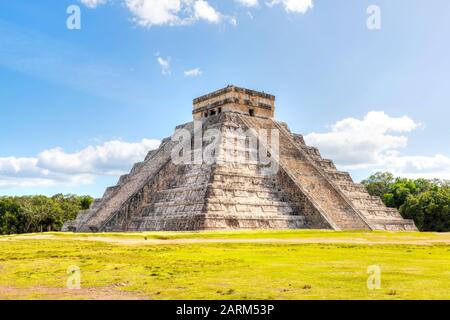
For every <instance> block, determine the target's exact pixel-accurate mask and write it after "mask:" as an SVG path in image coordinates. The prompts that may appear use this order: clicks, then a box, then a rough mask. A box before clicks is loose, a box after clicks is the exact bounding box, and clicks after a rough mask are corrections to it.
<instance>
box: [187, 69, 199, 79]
mask: <svg viewBox="0 0 450 320" xmlns="http://www.w3.org/2000/svg"><path fill="white" fill-rule="evenodd" d="M184 75H185V76H186V77H198V76H201V75H202V71H201V70H200V68H195V69H190V70H186V71H184Z"/></svg>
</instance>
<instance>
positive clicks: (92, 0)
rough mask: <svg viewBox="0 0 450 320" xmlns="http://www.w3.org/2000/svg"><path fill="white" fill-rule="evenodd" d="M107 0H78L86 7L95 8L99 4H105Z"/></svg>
mask: <svg viewBox="0 0 450 320" xmlns="http://www.w3.org/2000/svg"><path fill="white" fill-rule="evenodd" d="M107 1H108V0H80V2H81V3H82V4H84V5H85V6H86V7H88V8H92V9H94V8H97V7H98V6H99V5H102V4H105V3H106V2H107Z"/></svg>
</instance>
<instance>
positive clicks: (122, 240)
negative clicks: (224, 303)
mask: <svg viewBox="0 0 450 320" xmlns="http://www.w3.org/2000/svg"><path fill="white" fill-rule="evenodd" d="M14 239H37V240H56V241H67V240H69V241H100V242H107V243H114V244H123V245H143V244H147V245H163V244H165V245H173V244H196V243H286V244H302V243H331V244H338V243H342V244H371V245H374V244H408V245H433V244H438V243H440V244H450V239H449V238H448V237H445V238H444V237H443V238H442V239H424V240H417V239H411V238H409V239H408V238H405V239H393V240H386V239H380V240H368V239H364V238H336V239H330V238H320V237H317V238H293V239H278V238H251V239H230V238H211V239H208V238H203V239H202V238H195V239H167V240H161V239H147V240H146V239H144V238H142V239H131V238H128V239H127V238H119V237H116V238H115V237H102V236H92V237H91V236H87V237H66V236H64V237H58V236H54V235H45V234H44V235H33V236H15V237H10V238H2V239H0V241H13V240H14Z"/></svg>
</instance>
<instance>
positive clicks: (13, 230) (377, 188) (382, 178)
mask: <svg viewBox="0 0 450 320" xmlns="http://www.w3.org/2000/svg"><path fill="white" fill-rule="evenodd" d="M362 183H363V184H364V185H365V186H366V188H367V190H368V191H369V193H370V194H371V195H374V196H379V197H380V198H381V199H382V200H383V202H384V203H385V204H386V205H387V206H388V207H392V208H397V209H398V210H399V211H400V214H401V215H402V216H403V217H404V218H407V219H413V220H414V222H415V223H416V226H417V227H418V228H419V230H421V231H439V232H444V231H450V182H449V181H443V180H426V179H416V180H412V179H406V178H395V177H394V176H393V175H392V174H391V173H388V172H378V173H376V174H374V175H372V176H370V177H369V178H368V179H366V180H364V181H362ZM92 201H93V199H92V197H90V196H76V195H62V194H57V195H54V196H53V197H46V196H23V197H0V234H18V233H30V232H44V231H59V230H61V227H62V225H63V224H64V222H65V221H67V220H72V219H74V218H75V217H76V215H77V213H78V211H80V210H85V209H87V208H89V206H90V205H91V203H92Z"/></svg>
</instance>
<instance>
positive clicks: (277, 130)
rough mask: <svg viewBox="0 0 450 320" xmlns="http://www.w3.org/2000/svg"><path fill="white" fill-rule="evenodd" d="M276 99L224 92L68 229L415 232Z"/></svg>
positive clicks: (202, 102)
mask: <svg viewBox="0 0 450 320" xmlns="http://www.w3.org/2000/svg"><path fill="white" fill-rule="evenodd" d="M274 112H275V97H274V96H272V95H269V94H266V93H263V92H257V91H253V90H248V89H243V88H238V87H235V86H228V87H226V88H224V89H221V90H218V91H215V92H212V93H210V94H208V95H205V96H202V97H199V98H197V99H195V100H194V110H193V118H194V121H193V122H190V123H187V124H184V125H180V126H178V127H177V128H176V130H175V134H174V135H173V136H172V137H171V138H166V139H164V140H163V141H162V143H161V145H160V147H159V148H158V149H157V150H153V151H150V152H149V153H148V155H147V157H146V158H145V160H144V161H143V162H140V163H137V164H135V165H134V167H133V169H132V170H131V172H130V173H129V174H127V175H124V176H122V177H120V179H119V182H118V183H117V185H116V186H114V187H109V188H107V189H106V192H105V194H104V195H103V197H102V198H101V199H96V200H95V201H94V202H93V203H92V205H91V207H90V208H89V209H88V210H85V211H81V212H80V213H79V214H78V216H77V218H76V220H73V221H69V222H66V223H65V224H64V227H63V231H73V232H111V231H118V232H123V231H130V232H131V231H134V232H139V231H162V230H166V231H188V230H230V229H302V228H304V229H331V230H411V231H413V230H417V229H416V227H415V225H414V222H413V221H412V220H406V219H403V218H402V217H401V216H400V214H399V213H398V211H397V210H395V209H392V208H387V207H386V206H385V205H384V204H383V202H382V201H381V200H380V199H379V198H378V197H374V196H371V195H369V194H368V193H367V191H366V189H365V187H364V186H363V185H361V184H356V183H354V182H353V180H352V179H351V177H350V175H349V174H348V173H346V172H340V171H338V170H337V169H336V167H335V166H334V164H333V162H332V161H331V160H326V159H323V158H322V157H321V155H320V153H319V151H318V150H317V149H316V148H313V147H310V146H307V145H306V144H305V141H304V140H303V137H302V136H301V135H299V134H294V133H292V132H290V130H289V128H288V127H287V125H286V124H285V123H282V122H278V121H275V120H274Z"/></svg>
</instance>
